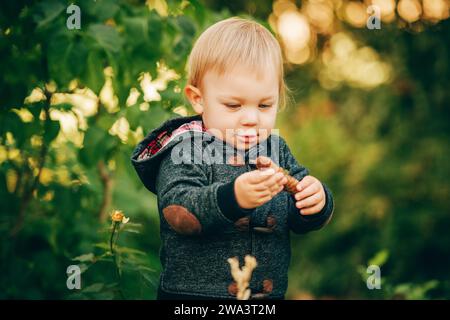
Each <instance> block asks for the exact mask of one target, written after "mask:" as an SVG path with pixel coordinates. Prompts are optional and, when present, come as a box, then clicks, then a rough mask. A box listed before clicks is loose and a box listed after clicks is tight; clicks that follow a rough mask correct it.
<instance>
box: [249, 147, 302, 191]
mask: <svg viewBox="0 0 450 320" xmlns="http://www.w3.org/2000/svg"><path fill="white" fill-rule="evenodd" d="M256 167H257V168H258V169H263V170H264V169H268V168H272V169H274V170H275V172H282V173H283V174H284V176H285V177H286V178H287V183H286V184H285V185H284V190H286V191H287V192H289V193H292V194H295V193H297V183H298V182H299V181H298V180H297V179H295V178H294V177H293V176H291V175H290V174H289V171H287V170H286V169H284V168H281V167H279V166H277V165H276V164H275V163H274V162H273V161H272V160H271V159H270V158H268V157H263V156H260V157H258V158H257V159H256Z"/></svg>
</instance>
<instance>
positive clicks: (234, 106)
mask: <svg viewBox="0 0 450 320" xmlns="http://www.w3.org/2000/svg"><path fill="white" fill-rule="evenodd" d="M225 106H227V107H228V108H231V109H237V108H239V107H240V105H239V104H225Z"/></svg>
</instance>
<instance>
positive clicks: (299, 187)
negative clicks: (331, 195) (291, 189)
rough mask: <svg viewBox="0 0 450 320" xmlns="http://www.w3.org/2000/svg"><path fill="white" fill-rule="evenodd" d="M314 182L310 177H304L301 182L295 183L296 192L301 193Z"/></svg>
mask: <svg viewBox="0 0 450 320" xmlns="http://www.w3.org/2000/svg"><path fill="white" fill-rule="evenodd" d="M314 181H316V180H315V179H314V178H313V177H311V176H306V177H304V178H303V179H302V180H300V182H299V183H297V190H298V191H302V190H304V189H306V188H307V187H309V186H310V185H311V184H313V183H314Z"/></svg>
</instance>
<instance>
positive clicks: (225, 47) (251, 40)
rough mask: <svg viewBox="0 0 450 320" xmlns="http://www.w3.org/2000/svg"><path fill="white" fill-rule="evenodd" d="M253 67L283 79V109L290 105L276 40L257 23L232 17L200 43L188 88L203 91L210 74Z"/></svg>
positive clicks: (191, 64)
mask: <svg viewBox="0 0 450 320" xmlns="http://www.w3.org/2000/svg"><path fill="white" fill-rule="evenodd" d="M238 65H239V66H244V67H249V68H250V69H251V70H255V71H256V72H257V74H258V76H259V77H260V76H262V75H263V74H264V72H265V71H266V70H267V68H270V67H271V66H272V67H273V68H275V69H274V71H275V72H276V73H278V78H279V81H278V83H279V91H278V92H279V103H278V104H279V108H280V109H284V108H285V107H286V105H287V101H288V94H289V91H290V90H289V88H288V87H287V85H286V83H285V81H284V68H283V56H282V53H281V48H280V45H279V43H278V41H277V40H276V39H275V37H274V36H273V35H272V34H271V33H270V31H269V30H267V29H266V28H265V27H263V26H262V25H260V24H259V23H257V22H254V21H251V20H246V19H242V18H239V17H232V18H228V19H225V20H222V21H219V22H217V23H215V24H213V25H212V26H210V27H209V28H207V29H206V30H205V31H204V32H203V33H202V34H201V35H200V37H199V38H198V39H197V41H196V42H195V44H194V47H193V48H192V51H191V53H190V56H189V61H188V79H187V85H192V86H195V87H197V88H201V84H202V79H203V76H204V75H205V73H206V72H207V71H208V70H214V71H216V72H217V73H218V74H219V75H220V76H222V75H224V74H225V73H226V72H227V70H228V71H229V70H232V69H233V68H234V67H236V66H238Z"/></svg>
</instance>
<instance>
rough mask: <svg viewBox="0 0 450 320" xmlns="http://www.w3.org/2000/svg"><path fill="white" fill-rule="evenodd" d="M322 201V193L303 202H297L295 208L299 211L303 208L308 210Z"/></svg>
mask: <svg viewBox="0 0 450 320" xmlns="http://www.w3.org/2000/svg"><path fill="white" fill-rule="evenodd" d="M320 201H322V195H321V194H320V193H316V194H314V195H312V196H310V197H308V198H306V199H303V200H301V201H297V203H296V204H295V206H296V207H297V208H299V209H301V208H307V207H311V206H315V205H316V204H318V203H319V202H320Z"/></svg>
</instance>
